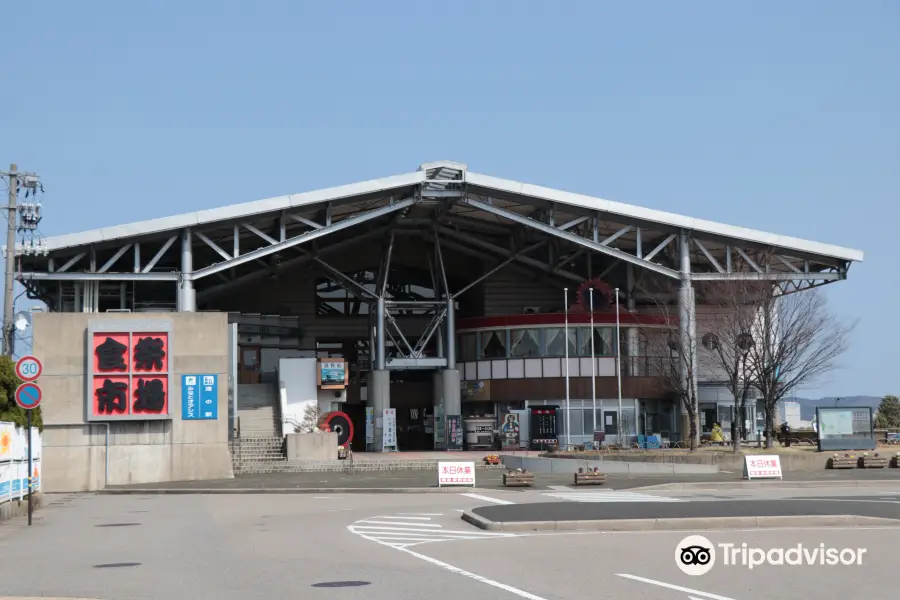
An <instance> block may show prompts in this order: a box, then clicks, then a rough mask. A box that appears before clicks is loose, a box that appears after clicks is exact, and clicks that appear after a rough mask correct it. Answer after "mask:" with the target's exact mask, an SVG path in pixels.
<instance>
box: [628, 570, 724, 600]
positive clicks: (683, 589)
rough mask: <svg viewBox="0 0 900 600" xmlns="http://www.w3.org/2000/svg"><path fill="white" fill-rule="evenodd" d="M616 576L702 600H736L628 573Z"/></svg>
mask: <svg viewBox="0 0 900 600" xmlns="http://www.w3.org/2000/svg"><path fill="white" fill-rule="evenodd" d="M616 575H617V576H619V577H624V578H626V579H632V580H634V581H640V582H642V583H649V584H650V585H656V586H659V587H664V588H669V589H670V590H675V591H678V592H684V593H686V594H696V595H698V596H701V597H702V598H709V599H710V600H734V598H727V597H725V596H719V595H717V594H710V593H709V592H701V591H700V590H692V589H691V588H686V587H681V586H680V585H675V584H674V583H666V582H664V581H656V580H654V579H647V578H646V577H638V576H637V575H628V574H627V573H616Z"/></svg>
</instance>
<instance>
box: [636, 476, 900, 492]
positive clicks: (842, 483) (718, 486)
mask: <svg viewBox="0 0 900 600" xmlns="http://www.w3.org/2000/svg"><path fill="white" fill-rule="evenodd" d="M884 486H889V487H900V478H898V479H866V480H864V481H859V480H857V481H853V480H842V479H834V480H831V481H784V480H760V481H746V480H737V481H702V482H700V481H698V482H682V483H660V484H656V485H645V486H642V487H634V488H628V489H630V490H659V491H666V490H667V491H690V490H700V491H709V490H712V491H722V490H723V489H728V488H735V487H737V488H749V489H753V488H758V487H774V488H795V489H796V488H826V487H827V488H836V487H838V488H839V487H844V488H868V487H884Z"/></svg>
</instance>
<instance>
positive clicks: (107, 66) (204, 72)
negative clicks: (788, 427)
mask: <svg viewBox="0 0 900 600" xmlns="http://www.w3.org/2000/svg"><path fill="white" fill-rule="evenodd" d="M14 16H15V19H14V22H12V23H9V22H7V24H8V26H6V27H4V34H3V35H2V36H0V50H2V54H3V56H4V57H5V59H6V60H5V62H6V64H7V67H6V68H5V69H4V74H3V77H2V84H3V85H2V89H3V93H2V95H0V165H3V166H5V165H7V164H9V163H11V162H16V163H18V165H19V168H20V169H24V170H32V171H37V172H39V173H40V174H41V175H42V177H43V180H44V183H45V187H46V189H47V193H46V195H45V197H44V204H45V219H44V222H43V224H42V231H43V233H44V234H46V235H53V234H59V233H65V232H73V231H81V230H84V229H90V228H95V227H99V226H104V225H111V224H116V223H121V222H127V221H134V220H140V219H146V218H151V217H158V216H165V215H169V214H174V213H178V212H185V211H187V210H195V209H201V208H212V207H216V206H220V205H224V204H230V203H236V202H243V201H247V200H254V199H259V198H264V197H269V196H276V195H281V194H284V193H292V192H300V191H306V190H311V189H317V188H322V187H327V186H332V185H340V184H343V183H350V182H353V181H362V180H365V179H370V178H375V177H381V176H385V175H391V174H395V173H405V172H408V171H411V170H414V169H415V168H416V166H417V165H419V164H420V163H422V162H426V161H430V160H439V159H450V160H458V161H461V162H465V163H467V164H468V165H469V167H470V168H471V169H472V170H473V171H477V172H480V173H487V174H492V175H497V176H501V177H506V178H510V179H516V180H523V181H528V182H532V183H536V184H541V185H546V186H550V187H557V188H561V189H565V190H570V191H575V192H580V193H586V194H591V195H596V196H600V197H604V198H609V199H614V200H618V201H622V202H628V203H632V204H638V205H642V206H647V207H652V208H659V209H664V210H669V211H673V212H679V213H684V214H688V215H691V216H696V217H701V218H707V219H713V220H718V221H723V222H725V223H731V224H737V225H744V226H748V227H754V228H758V229H763V230H767V231H773V232H778V233H784V234H788V235H793V236H797V237H804V238H809V239H813V240H817V241H822V242H828V243H834V244H838V245H844V246H850V247H854V248H859V249H862V250H864V251H865V252H866V260H865V262H864V263H863V264H857V265H855V266H854V267H853V268H852V269H851V272H850V278H849V281H847V282H842V283H839V284H837V285H834V286H830V289H829V296H830V298H831V299H832V301H833V305H834V308H835V309H836V310H837V311H838V312H839V313H841V314H843V315H845V316H847V317H849V318H859V319H860V323H859V327H858V329H857V331H856V333H855V337H854V343H853V348H852V351H851V352H850V353H849V354H848V355H847V356H846V358H845V360H844V361H843V369H842V370H841V371H840V372H839V373H837V374H836V375H835V376H834V377H832V378H831V380H830V381H828V382H825V383H823V384H822V385H820V386H818V388H817V389H809V390H803V393H804V395H810V396H815V395H849V394H857V393H860V394H874V395H881V394H885V393H894V394H896V393H900V369H898V368H897V367H896V365H895V363H894V356H895V346H894V344H895V343H896V341H897V339H898V334H900V327H898V325H897V316H896V312H897V309H896V306H897V299H898V298H900V283H898V280H897V277H896V275H895V273H896V267H895V263H894V262H893V260H892V257H893V256H894V255H895V254H896V250H895V248H896V239H897V233H896V232H897V224H896V221H897V220H898V216H900V209H898V208H897V202H898V191H900V167H898V165H900V35H898V32H900V4H898V3H897V2H896V1H893V0H869V1H867V2H858V3H850V2H845V1H826V0H808V1H804V0H795V1H792V2H782V3H779V2H713V1H711V0H710V1H707V2H699V1H686V0H681V1H679V2H668V1H658V2H650V1H645V2H627V3H626V2H601V1H584V2H529V1H523V0H519V1H515V2H513V1H508V2H506V1H499V0H497V1H491V2H483V1H475V0H472V1H458V2H454V3H442V2H441V3H439V2H428V1H417V2H412V1H410V2H399V1H384V2H362V1H358V2H353V1H347V2H322V1H319V2H301V1H294V2H289V1H281V2H279V1H272V2H263V1H257V2H253V3H251V2H236V1H227V0H220V1H217V2H212V1H206V0H193V1H184V0H182V1H179V2H175V1H171V0H158V1H156V2H153V3H149V2H147V3H137V2H121V1H116V2H100V1H93V2H92V1H85V2H66V1H62V0H58V1H55V2H41V1H37V0H36V1H33V2H22V3H19V4H18V5H17V8H16V11H15V13H14ZM9 25H11V26H9Z"/></svg>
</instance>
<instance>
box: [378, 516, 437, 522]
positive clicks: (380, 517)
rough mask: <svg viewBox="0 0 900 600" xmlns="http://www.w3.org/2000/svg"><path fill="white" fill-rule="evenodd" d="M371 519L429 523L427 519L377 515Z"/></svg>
mask: <svg viewBox="0 0 900 600" xmlns="http://www.w3.org/2000/svg"><path fill="white" fill-rule="evenodd" d="M371 518H372V519H402V520H403V521H430V520H431V519H429V518H428V517H393V516H391V515H378V516H377V517H371Z"/></svg>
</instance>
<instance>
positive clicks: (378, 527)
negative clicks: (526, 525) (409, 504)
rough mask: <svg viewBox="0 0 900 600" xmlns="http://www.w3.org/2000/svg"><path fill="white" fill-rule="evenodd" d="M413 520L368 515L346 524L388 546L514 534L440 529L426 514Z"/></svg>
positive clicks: (362, 534)
mask: <svg viewBox="0 0 900 600" xmlns="http://www.w3.org/2000/svg"><path fill="white" fill-rule="evenodd" d="M376 519H383V520H380V521H379V520H376ZM415 519H417V520H391V519H390V517H385V516H380V517H370V518H368V519H361V520H359V521H356V522H355V523H353V524H351V525H348V526H347V530H348V531H350V533H353V534H355V535H358V536H360V537H361V538H363V539H367V540H369V541H372V542H375V543H377V544H381V545H383V546H390V547H392V548H405V547H407V546H415V545H417V544H425V543H432V542H446V541H451V540H479V539H486V538H498V537H516V534H514V533H494V532H487V531H481V530H478V529H475V528H474V527H473V528H472V529H467V530H458V529H453V530H450V529H444V527H443V526H442V525H440V524H438V523H429V522H428V521H431V518H430V517H415ZM423 520H424V521H425V522H423Z"/></svg>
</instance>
